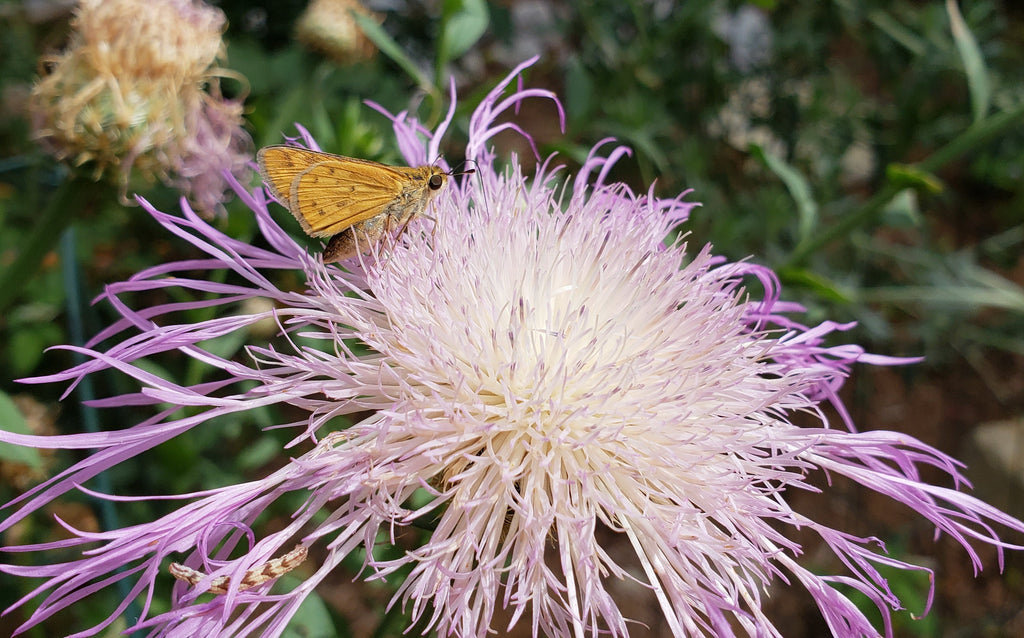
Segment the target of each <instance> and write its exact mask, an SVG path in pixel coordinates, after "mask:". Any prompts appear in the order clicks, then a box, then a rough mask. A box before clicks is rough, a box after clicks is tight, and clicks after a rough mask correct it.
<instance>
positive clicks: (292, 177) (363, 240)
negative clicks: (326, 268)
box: [256, 145, 473, 264]
mask: <svg viewBox="0 0 1024 638" xmlns="http://www.w3.org/2000/svg"><path fill="white" fill-rule="evenodd" d="M256 161H257V163H258V164H259V167H260V174H261V175H262V176H263V181H264V182H266V184H267V187H268V188H269V189H270V192H271V193H272V194H273V195H274V197H275V198H277V199H278V201H280V202H281V203H282V204H284V205H285V206H287V207H288V210H289V211H291V213H292V215H294V216H295V219H297V220H299V224H301V225H302V230H304V231H305V232H306V234H307V235H310V236H312V237H330V238H331V239H330V241H328V242H327V246H326V248H324V254H323V260H324V263H325V264H329V263H331V262H336V261H342V260H343V259H348V258H349V257H354V256H356V255H357V254H359V252H360V251H365V250H367V249H368V248H370V246H372V245H373V244H375V243H376V242H378V241H380V239H381V238H382V237H383V236H384V235H385V234H387V233H390V232H391V231H393V230H395V229H399V232H400V231H401V229H404V228H405V225H406V224H408V223H409V222H410V221H412V219H413V218H415V217H416V216H417V215H419V214H421V213H422V212H423V211H424V210H425V209H426V207H427V204H428V203H429V202H430V200H431V198H432V197H433V196H434V195H435V194H436V193H437V192H438V191H440V190H441V189H442V188H444V185H445V184H446V183H447V182H448V177H449V176H450V175H452V174H453V173H446V172H445V171H443V170H441V169H440V168H439V167H437V166H420V167H418V168H411V167H407V166H387V165H385V164H378V163H377V162H370V161H367V160H361V159H355V158H352V157H343V156H341V155H332V154H330V153H322V152H319V151H311V150H308V149H303V148H296V147H294V146H282V145H277V146H267V147H266V148H262V149H260V151H259V153H258V154H257V155H256ZM466 172H467V173H471V172H473V171H471V170H470V171H466Z"/></svg>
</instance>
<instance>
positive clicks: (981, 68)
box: [946, 0, 992, 123]
mask: <svg viewBox="0 0 1024 638" xmlns="http://www.w3.org/2000/svg"><path fill="white" fill-rule="evenodd" d="M946 11H947V12H948V13H949V24H950V27H951V28H952V30H953V40H954V41H955V42H956V48H957V50H958V51H959V52H960V59H961V60H963V63H964V73H965V74H966V75H967V88H968V89H969V90H970V92H971V112H972V113H973V115H974V122H975V123H978V122H980V121H981V120H983V119H985V116H986V115H987V114H988V111H989V108H990V107H991V105H992V87H991V86H989V81H988V70H987V69H986V68H985V60H984V59H983V58H982V57H981V49H979V48H978V42H977V40H975V39H974V35H972V34H971V30H970V29H969V28H967V23H966V22H964V17H963V16H962V15H960V9H959V8H958V7H957V6H956V0H946Z"/></svg>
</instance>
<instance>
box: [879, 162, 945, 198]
mask: <svg viewBox="0 0 1024 638" xmlns="http://www.w3.org/2000/svg"><path fill="white" fill-rule="evenodd" d="M885 176H886V177H887V178H888V179H889V182H890V183H892V185H894V186H897V187H900V188H915V189H918V190H923V191H925V192H927V193H932V194H934V195H937V194H939V193H941V192H942V190H943V188H942V181H941V180H939V178H938V177H936V176H935V175H934V174H933V173H931V172H929V171H924V170H921V169H920V168H918V167H917V166H913V165H911V164H889V165H888V166H886V167H885Z"/></svg>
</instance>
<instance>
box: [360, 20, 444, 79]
mask: <svg viewBox="0 0 1024 638" xmlns="http://www.w3.org/2000/svg"><path fill="white" fill-rule="evenodd" d="M349 15H351V16H352V19H353V20H355V21H356V24H357V25H359V28H360V29H362V31H363V34H364V35H365V36H366V37H367V38H369V39H370V41H371V42H373V43H374V44H375V45H377V48H378V49H380V52H381V53H383V54H384V55H386V56H388V57H389V58H391V61H392V62H394V63H395V64H397V65H398V66H400V67H401V68H402V70H403V71H405V72H406V73H407V74H408V75H409V77H411V78H412V79H413V80H414V81H415V82H416V84H418V85H419V86H420V88H422V89H423V90H424V91H427V92H428V93H430V94H431V95H433V94H435V93H436V92H437V91H436V89H435V88H434V85H433V84H431V82H430V78H428V77H427V76H426V75H425V74H424V73H423V71H421V70H420V68H419V67H418V66H416V63H415V62H413V61H412V58H410V57H409V56H408V55H406V54H405V51H403V50H402V47H401V46H399V44H398V43H397V42H395V41H394V40H393V39H392V38H391V36H389V35H388V34H387V32H386V31H384V29H382V28H381V26H380V25H379V24H377V23H376V22H374V21H373V19H372V18H370V17H368V16H364V15H361V14H359V13H356V12H355V11H349Z"/></svg>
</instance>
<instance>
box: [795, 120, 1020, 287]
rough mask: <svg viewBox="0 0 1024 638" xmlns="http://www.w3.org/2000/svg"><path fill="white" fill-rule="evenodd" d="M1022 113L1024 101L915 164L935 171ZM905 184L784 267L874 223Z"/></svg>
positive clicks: (805, 245) (804, 245)
mask: <svg viewBox="0 0 1024 638" xmlns="http://www.w3.org/2000/svg"><path fill="white" fill-rule="evenodd" d="M1022 117H1024V103H1022V104H1020V105H1019V106H1017V107H1016V108H1014V109H1011V110H1009V111H1003V112H1002V113H999V114H997V115H993V116H992V117H989V118H987V119H985V120H983V121H981V122H979V123H978V124H976V125H974V126H972V127H970V128H968V129H967V130H966V131H964V132H963V133H961V134H960V135H958V136H957V137H956V138H954V139H953V141H951V142H950V143H949V144H947V145H945V146H944V147H942V148H940V149H939V150H937V151H936V152H934V153H932V154H931V155H930V156H928V157H927V158H925V159H924V160H922V161H921V162H919V163H918V164H916V165H915V168H917V169H918V170H919V171H920V172H922V173H932V172H935V171H936V170H938V169H939V168H941V167H943V166H945V165H946V164H948V163H949V162H951V161H953V160H955V159H957V158H958V157H961V156H963V155H966V154H967V153H970V152H971V151H973V150H975V149H977V148H980V147H981V146H983V145H985V144H987V143H988V142H989V141H991V140H992V138H994V137H996V136H997V135H999V134H1000V133H1002V132H1004V131H1006V130H1008V129H1010V128H1011V127H1013V126H1014V125H1016V124H1017V123H1018V120H1020V119H1021V118H1022ZM904 188H906V185H905V184H900V183H893V182H889V183H888V184H886V185H885V186H884V187H883V188H882V190H880V191H878V192H877V193H875V195H874V196H872V197H871V198H870V199H869V200H867V201H866V202H864V204H863V205H862V206H861V207H860V208H859V209H857V210H855V211H853V212H852V213H850V214H849V215H846V216H844V217H843V218H842V219H840V220H839V221H838V222H836V224H835V225H833V226H830V227H829V228H827V229H825V230H823V231H822V232H821V233H819V234H818V235H817V236H816V237H813V238H810V239H808V240H807V241H804V242H801V243H800V244H798V245H797V247H796V248H795V249H794V250H793V254H792V255H791V256H790V258H789V260H788V261H787V262H786V264H785V265H783V266H782V267H781V268H780V270H786V269H788V268H795V267H797V266H799V265H801V264H802V263H803V262H804V261H806V260H807V258H808V257H809V256H810V255H812V254H814V253H815V252H816V251H817V250H818V249H819V248H821V247H822V246H824V245H825V244H828V243H831V242H832V241H835V240H836V239H839V238H840V237H845V236H847V235H849V234H850V232H851V231H852V230H854V229H855V228H858V227H860V226H864V225H866V224H868V223H870V222H871V221H873V220H874V219H875V218H876V217H877V216H878V215H880V214H881V212H882V210H883V209H884V208H885V206H886V205H887V204H888V203H889V202H890V201H891V200H892V198H893V197H895V196H896V195H897V194H899V192H900V191H902V190H903V189H904Z"/></svg>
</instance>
